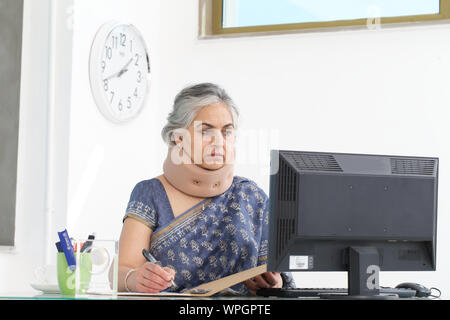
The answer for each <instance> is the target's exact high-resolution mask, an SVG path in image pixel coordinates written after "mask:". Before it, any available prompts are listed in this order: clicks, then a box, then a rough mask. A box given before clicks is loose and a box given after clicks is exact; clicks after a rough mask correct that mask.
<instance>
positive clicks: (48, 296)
mask: <svg viewBox="0 0 450 320" xmlns="http://www.w3.org/2000/svg"><path fill="white" fill-rule="evenodd" d="M0 300H249V301H252V300H254V301H257V300H267V301H270V300H293V301H298V300H322V299H320V298H319V297H299V298H281V297H261V296H215V297H164V296H161V297H154V296H153V297H151V296H148V297H146V296H120V295H117V296H111V295H83V296H80V297H71V296H64V295H62V294H56V293H43V292H39V291H30V292H9V293H0ZM401 300H429V299H427V298H411V299H401Z"/></svg>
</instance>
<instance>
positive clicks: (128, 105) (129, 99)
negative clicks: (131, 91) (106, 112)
mask: <svg viewBox="0 0 450 320" xmlns="http://www.w3.org/2000/svg"><path fill="white" fill-rule="evenodd" d="M127 102H128V103H127V108H128V109H130V108H131V97H128V99H127Z"/></svg>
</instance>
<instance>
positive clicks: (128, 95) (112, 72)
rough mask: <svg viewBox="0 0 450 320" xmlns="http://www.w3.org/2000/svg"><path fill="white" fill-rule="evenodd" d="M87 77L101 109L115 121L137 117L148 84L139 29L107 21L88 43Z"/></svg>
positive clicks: (144, 46)
mask: <svg viewBox="0 0 450 320" xmlns="http://www.w3.org/2000/svg"><path fill="white" fill-rule="evenodd" d="M89 79H90V84H91V91H92V95H93V97H94V100H95V103H96V105H97V107H98V109H99V110H100V112H101V113H102V114H103V115H104V116H105V117H106V118H107V119H109V120H111V121H112V122H115V123H121V122H125V121H127V120H130V119H132V118H134V117H136V116H137V115H138V114H139V112H140V111H141V110H142V108H143V106H144V104H145V99H146V96H147V92H148V90H149V85H150V60H149V57H148V51H147V47H146V45H145V42H144V40H143V38H142V36H141V35H140V33H139V31H138V30H137V29H136V28H135V27H134V26H133V25H131V24H124V23H119V22H115V21H113V22H108V23H106V24H104V25H103V26H101V27H100V29H99V30H98V32H97V34H96V35H95V38H94V41H93V43H92V46H91V53H90V59H89Z"/></svg>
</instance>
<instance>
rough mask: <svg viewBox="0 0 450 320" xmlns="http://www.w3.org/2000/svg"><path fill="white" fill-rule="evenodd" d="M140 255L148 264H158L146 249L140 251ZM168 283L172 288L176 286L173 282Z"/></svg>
mask: <svg viewBox="0 0 450 320" xmlns="http://www.w3.org/2000/svg"><path fill="white" fill-rule="evenodd" d="M142 254H143V256H144V257H145V259H146V260H147V261H148V262H151V263H156V264H159V261H158V260H156V258H155V257H154V256H153V255H152V254H151V253H150V252H148V251H147V250H146V249H142ZM170 282H171V283H172V286H174V287H176V284H175V282H174V281H173V280H170Z"/></svg>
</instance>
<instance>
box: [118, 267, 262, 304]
mask: <svg viewBox="0 0 450 320" xmlns="http://www.w3.org/2000/svg"><path fill="white" fill-rule="evenodd" d="M266 271H267V265H265V264H263V265H261V266H258V267H255V268H251V269H248V270H245V271H241V272H238V273H235V274H232V275H230V276H227V277H223V278H220V279H218V280H214V281H211V282H207V283H204V284H201V285H199V286H197V287H195V288H192V289H189V290H187V291H185V292H164V291H163V292H158V293H140V292H118V293H117V294H118V295H122V296H146V297H154V296H158V297H175V296H177V297H210V296H212V295H214V294H216V293H218V292H220V291H222V290H225V289H227V288H229V287H232V286H234V285H235V284H238V283H241V282H243V281H246V280H248V279H250V278H253V277H256V276H258V275H260V274H261V273H264V272H266ZM195 291H205V292H204V293H195Z"/></svg>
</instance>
